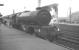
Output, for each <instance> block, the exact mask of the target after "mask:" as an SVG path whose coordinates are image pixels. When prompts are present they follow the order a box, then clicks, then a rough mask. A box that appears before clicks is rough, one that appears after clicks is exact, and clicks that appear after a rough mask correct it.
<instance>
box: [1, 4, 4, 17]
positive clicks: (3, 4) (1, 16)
mask: <svg viewBox="0 0 79 50" xmlns="http://www.w3.org/2000/svg"><path fill="white" fill-rule="evenodd" d="M0 6H4V4H0ZM0 17H2V14H1V13H0Z"/></svg>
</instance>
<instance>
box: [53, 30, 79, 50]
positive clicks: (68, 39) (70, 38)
mask: <svg viewBox="0 0 79 50" xmlns="http://www.w3.org/2000/svg"><path fill="white" fill-rule="evenodd" d="M61 33H62V35H61V36H58V39H57V40H55V41H54V43H55V44H57V45H60V46H63V47H65V48H68V49H70V50H79V34H78V33H74V32H68V31H63V32H61Z"/></svg>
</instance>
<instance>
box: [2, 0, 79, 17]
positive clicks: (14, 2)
mask: <svg viewBox="0 0 79 50" xmlns="http://www.w3.org/2000/svg"><path fill="white" fill-rule="evenodd" d="M0 3H1V4H4V6H0V12H1V13H2V14H3V15H4V16H5V15H9V14H12V13H13V10H15V13H17V12H22V11H24V10H31V11H33V10H35V8H36V7H38V0H0ZM54 3H58V4H59V5H58V16H59V17H67V16H68V15H69V8H70V7H71V12H72V13H73V12H76V11H79V7H78V6H77V5H79V1H78V0H41V6H45V5H50V4H54Z"/></svg>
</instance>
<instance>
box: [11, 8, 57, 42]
mask: <svg viewBox="0 0 79 50" xmlns="http://www.w3.org/2000/svg"><path fill="white" fill-rule="evenodd" d="M51 18H52V16H51V14H50V12H49V11H48V10H47V9H42V8H37V10H36V11H25V12H20V13H15V14H12V18H11V21H10V25H11V26H12V27H14V28H17V29H20V30H23V31H25V32H27V33H29V34H34V35H36V36H39V37H41V38H43V39H49V40H50V41H52V40H53V39H54V38H56V37H57V35H58V33H57V27H56V26H55V25H54V26H51V25H49V23H50V21H51Z"/></svg>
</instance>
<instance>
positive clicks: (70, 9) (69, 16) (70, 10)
mask: <svg viewBox="0 0 79 50" xmlns="http://www.w3.org/2000/svg"><path fill="white" fill-rule="evenodd" d="M69 11H70V13H69V17H70V23H72V17H71V7H70V8H69Z"/></svg>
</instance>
